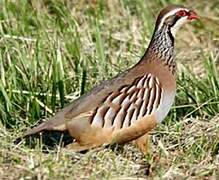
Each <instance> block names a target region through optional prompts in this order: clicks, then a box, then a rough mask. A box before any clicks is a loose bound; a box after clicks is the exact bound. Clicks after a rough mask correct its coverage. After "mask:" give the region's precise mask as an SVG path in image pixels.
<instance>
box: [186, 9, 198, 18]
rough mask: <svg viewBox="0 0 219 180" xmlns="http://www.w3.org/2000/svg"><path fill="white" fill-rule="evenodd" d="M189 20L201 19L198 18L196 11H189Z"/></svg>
mask: <svg viewBox="0 0 219 180" xmlns="http://www.w3.org/2000/svg"><path fill="white" fill-rule="evenodd" d="M188 19H189V20H193V19H199V17H198V15H197V14H196V12H195V11H192V10H190V11H189V15H188Z"/></svg>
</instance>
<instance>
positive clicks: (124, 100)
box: [90, 74, 162, 129]
mask: <svg viewBox="0 0 219 180" xmlns="http://www.w3.org/2000/svg"><path fill="white" fill-rule="evenodd" d="M161 97H162V87H161V84H160V82H159V80H158V79H157V78H156V77H155V76H153V75H151V74H148V75H144V76H142V77H139V78H137V79H135V81H134V82H133V83H132V84H131V85H126V86H123V87H121V88H120V89H119V90H117V91H116V92H112V93H110V94H109V95H108V96H107V97H106V98H105V99H104V101H103V102H102V104H101V105H100V106H99V107H98V108H96V110H95V111H94V113H93V115H92V116H91V119H90V120H91V121H90V123H91V125H92V126H96V127H102V128H112V127H113V128H114V129H121V128H124V127H129V126H131V125H132V124H134V123H135V122H137V121H138V119H141V118H142V117H145V116H147V115H152V114H153V113H154V112H155V111H156V110H157V109H158V106H159V105H160V103H161Z"/></svg>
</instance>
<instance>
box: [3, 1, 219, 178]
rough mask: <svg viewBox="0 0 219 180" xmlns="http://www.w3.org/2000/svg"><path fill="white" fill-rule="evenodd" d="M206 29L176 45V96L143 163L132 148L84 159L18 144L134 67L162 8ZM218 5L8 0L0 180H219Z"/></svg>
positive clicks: (190, 28)
mask: <svg viewBox="0 0 219 180" xmlns="http://www.w3.org/2000/svg"><path fill="white" fill-rule="evenodd" d="M173 3H174V4H183V5H184V6H188V7H191V8H193V9H194V10H195V11H197V13H198V14H199V15H200V21H197V22H193V23H190V24H188V25H186V26H185V27H184V28H182V29H181V30H180V32H178V34H177V38H176V41H175V42H176V51H175V52H176V53H175V54H176V60H177V63H178V80H177V84H178V88H177V97H176V101H175V105H174V107H173V108H172V110H171V112H170V113H169V116H168V117H167V118H166V120H165V122H163V123H162V124H161V125H159V126H158V127H157V128H156V129H155V130H154V131H153V132H152V133H151V137H152V138H151V151H150V153H149V155H147V156H146V157H145V156H143V155H142V154H140V153H139V151H138V150H136V149H135V148H134V147H133V146H131V145H125V146H123V147H118V148H114V149H112V148H106V149H102V150H98V151H91V152H88V153H86V154H79V153H71V152H66V151H65V150H64V149H63V148H60V146H57V147H56V149H55V150H54V149H53V150H48V151H47V153H44V152H43V144H42V143H41V140H35V147H34V148H31V147H30V146H28V145H26V144H25V141H24V140H22V141H21V142H20V143H19V144H15V143H14V140H15V139H16V138H17V137H18V136H20V135H22V133H23V132H24V131H25V130H26V129H28V128H29V127H31V126H34V125H36V124H37V123H39V121H41V119H43V118H46V117H50V116H52V115H53V114H54V112H56V111H57V110H58V109H60V108H62V107H63V106H64V105H66V104H67V103H68V102H70V101H72V100H74V99H75V98H77V97H78V96H80V95H81V94H83V93H84V92H86V91H88V90H90V89H91V88H92V87H93V86H94V85H95V84H97V83H98V82H100V81H102V80H104V79H108V78H110V77H112V76H114V75H116V74H117V73H119V72H122V71H123V70H125V69H127V68H128V67H130V66H132V65H133V64H135V63H136V62H137V61H138V60H139V59H140V57H141V56H142V55H143V53H144V51H145V49H146V47H147V45H148V43H149V41H150V38H151V35H152V32H153V28H154V23H155V20H156V17H157V15H158V13H159V11H160V10H161V8H162V7H165V6H167V5H169V4H173ZM218 28H219V1H218V0H211V1H204V0H199V1H189V0H154V1H149V0H108V1H104V0H75V1H71V0H45V1H40V0H22V1H18V0H1V1H0V179H79V178H83V179H84V178H85V179H87V178H88V179H102V178H103V179H128V178H129V179H131V178H154V179H156V178H157V179H159V178H162V179H176V178H177V179H190V178H194V179H210V178H215V179H218V178H219V73H218V72H219V49H218V47H219V30H218Z"/></svg>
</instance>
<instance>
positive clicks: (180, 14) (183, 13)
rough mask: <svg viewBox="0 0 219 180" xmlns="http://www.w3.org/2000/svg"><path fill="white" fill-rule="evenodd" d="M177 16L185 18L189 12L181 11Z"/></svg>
mask: <svg viewBox="0 0 219 180" xmlns="http://www.w3.org/2000/svg"><path fill="white" fill-rule="evenodd" d="M176 15H177V16H180V17H183V16H187V15H188V12H187V11H185V10H180V11H178V12H177V13H176Z"/></svg>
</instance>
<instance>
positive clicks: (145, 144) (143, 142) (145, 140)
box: [132, 133, 150, 155]
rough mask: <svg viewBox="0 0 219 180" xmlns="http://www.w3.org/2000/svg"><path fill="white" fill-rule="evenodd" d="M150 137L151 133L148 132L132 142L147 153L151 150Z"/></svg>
mask: <svg viewBox="0 0 219 180" xmlns="http://www.w3.org/2000/svg"><path fill="white" fill-rule="evenodd" d="M149 139H150V135H149V134H148V133H146V134H144V135H143V136H141V137H139V138H137V139H135V140H133V141H132V144H134V145H135V146H136V147H137V148H139V149H140V150H141V152H142V153H143V154H144V155H146V154H147V153H148V150H149Z"/></svg>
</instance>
